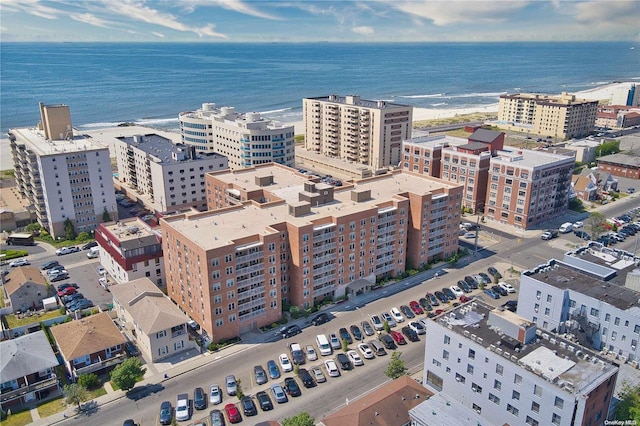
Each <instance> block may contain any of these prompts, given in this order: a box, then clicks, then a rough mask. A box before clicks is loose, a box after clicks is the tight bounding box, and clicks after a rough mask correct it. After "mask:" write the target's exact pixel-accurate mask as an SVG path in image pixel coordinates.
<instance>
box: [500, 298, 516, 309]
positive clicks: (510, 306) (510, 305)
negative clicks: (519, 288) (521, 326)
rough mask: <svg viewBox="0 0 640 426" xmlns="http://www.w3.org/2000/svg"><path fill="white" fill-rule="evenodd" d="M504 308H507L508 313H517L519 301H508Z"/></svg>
mask: <svg viewBox="0 0 640 426" xmlns="http://www.w3.org/2000/svg"><path fill="white" fill-rule="evenodd" d="M502 307H503V308H505V309H506V310H508V311H511V312H515V311H517V310H518V301H517V300H507V301H506V302H505V303H504V304H503V305H502Z"/></svg>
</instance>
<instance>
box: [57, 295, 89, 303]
mask: <svg viewBox="0 0 640 426" xmlns="http://www.w3.org/2000/svg"><path fill="white" fill-rule="evenodd" d="M78 299H84V295H83V294H82V293H73V294H70V295H68V296H63V297H62V299H60V300H61V302H62V303H63V304H64V305H65V306H68V305H70V304H71V302H73V301H74V300H78Z"/></svg>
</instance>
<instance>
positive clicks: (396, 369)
mask: <svg viewBox="0 0 640 426" xmlns="http://www.w3.org/2000/svg"><path fill="white" fill-rule="evenodd" d="M401 355H402V352H394V353H392V354H391V361H389V365H388V366H387V370H386V371H385V372H384V374H386V375H387V377H389V378H391V379H394V380H395V379H397V378H398V377H402V376H404V375H405V374H406V372H407V366H406V365H404V361H403V360H402V359H400V356H401Z"/></svg>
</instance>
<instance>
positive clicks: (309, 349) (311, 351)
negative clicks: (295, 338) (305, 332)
mask: <svg viewBox="0 0 640 426" xmlns="http://www.w3.org/2000/svg"><path fill="white" fill-rule="evenodd" d="M304 355H305V356H306V357H307V359H308V360H309V361H315V360H317V359H318V353H317V352H316V348H314V347H313V346H312V345H307V346H305V348H304Z"/></svg>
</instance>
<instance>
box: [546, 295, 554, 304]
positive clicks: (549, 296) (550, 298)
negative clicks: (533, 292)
mask: <svg viewBox="0 0 640 426" xmlns="http://www.w3.org/2000/svg"><path fill="white" fill-rule="evenodd" d="M552 300H553V296H552V295H550V294H547V303H551V301H552Z"/></svg>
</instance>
